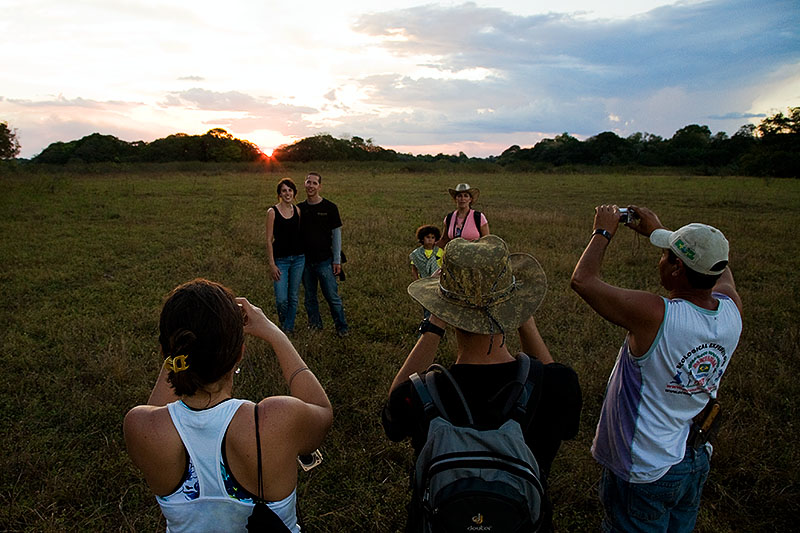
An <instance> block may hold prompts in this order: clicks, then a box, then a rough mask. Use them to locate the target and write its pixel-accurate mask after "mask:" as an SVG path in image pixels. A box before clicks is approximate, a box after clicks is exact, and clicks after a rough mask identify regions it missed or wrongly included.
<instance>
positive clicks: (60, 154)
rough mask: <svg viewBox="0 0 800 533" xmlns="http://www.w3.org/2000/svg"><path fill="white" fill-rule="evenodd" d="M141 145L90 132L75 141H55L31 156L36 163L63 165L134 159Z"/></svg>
mask: <svg viewBox="0 0 800 533" xmlns="http://www.w3.org/2000/svg"><path fill="white" fill-rule="evenodd" d="M140 150H141V147H140V146H139V144H138V143H137V144H136V145H134V144H132V143H128V142H125V141H123V140H120V139H118V138H116V137H114V136H113V135H101V134H99V133H92V134H91V135H87V136H85V137H83V138H81V139H78V140H77V141H70V142H68V143H62V142H55V143H52V144H51V145H50V146H48V147H47V148H45V149H44V150H42V152H41V153H40V154H39V155H37V156H36V157H34V158H33V161H34V162H36V163H49V164H55V165H63V164H65V163H69V162H79V163H100V162H109V161H110V162H116V163H119V162H123V161H136V160H137V159H138V155H139V151H140Z"/></svg>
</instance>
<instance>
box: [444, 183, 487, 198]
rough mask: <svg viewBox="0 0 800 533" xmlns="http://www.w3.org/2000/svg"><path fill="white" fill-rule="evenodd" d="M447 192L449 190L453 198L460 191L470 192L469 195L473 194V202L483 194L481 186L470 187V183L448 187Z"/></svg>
mask: <svg viewBox="0 0 800 533" xmlns="http://www.w3.org/2000/svg"><path fill="white" fill-rule="evenodd" d="M447 192H449V193H450V196H452V197H453V198H455V197H456V195H457V194H458V193H460V192H468V193H469V195H470V196H472V201H473V202H474V201H475V200H477V199H478V196H480V194H481V190H480V189H479V188H477V187H470V186H469V183H459V184H458V185H456V188H455V189H447Z"/></svg>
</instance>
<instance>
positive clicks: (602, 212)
mask: <svg viewBox="0 0 800 533" xmlns="http://www.w3.org/2000/svg"><path fill="white" fill-rule="evenodd" d="M637 213H638V211H637ZM653 216H655V215H653ZM655 220H656V221H657V220H658V219H657V218H655ZM654 224H655V222H653V221H652V220H650V219H648V220H647V221H645V220H644V219H643V220H642V221H641V222H640V225H643V226H644V228H650V226H652V225H654ZM659 225H660V223H659ZM618 226H619V209H618V208H617V206H616V205H601V206H598V207H597V209H596V211H595V219H594V225H593V230H594V231H593V233H592V236H591V238H590V240H589V244H588V245H587V246H586V249H585V250H584V251H583V255H581V258H580V259H579V260H578V264H577V265H575V270H574V271H573V273H572V279H571V281H570V286H571V287H572V289H573V290H574V291H575V292H577V293H578V295H579V296H580V297H581V298H583V300H584V301H585V302H586V303H587V304H589V306H590V307H591V308H592V309H594V310H595V311H596V312H597V314H599V315H600V316H602V317H603V318H605V319H606V320H608V321H609V322H612V323H614V324H616V325H618V326H622V327H623V328H625V329H627V330H628V331H629V332H630V333H631V337H632V338H631V349H632V350H633V352H634V353H635V354H636V355H644V352H646V351H647V348H649V346H650V344H651V343H652V341H653V339H655V335H656V334H657V333H658V328H659V326H660V324H661V321H662V319H663V316H664V301H663V299H661V297H659V296H658V295H656V294H653V293H650V292H645V291H636V290H631V289H623V288H621V287H615V286H613V285H610V284H608V283H606V282H604V281H603V280H602V279H601V277H600V267H601V265H602V263H603V258H604V256H605V251H606V249H607V248H608V246H609V244H610V243H611V240H612V238H613V237H614V235H615V234H616V232H617V228H618ZM598 230H599V232H596V231H598ZM636 231H639V229H636ZM650 231H652V230H650ZM603 232H605V234H607V235H608V236H607V237H606V236H604V235H603ZM640 232H641V231H640ZM647 234H648V235H649V233H647Z"/></svg>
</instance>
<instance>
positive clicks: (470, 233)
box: [436, 183, 489, 248]
mask: <svg viewBox="0 0 800 533" xmlns="http://www.w3.org/2000/svg"><path fill="white" fill-rule="evenodd" d="M448 192H449V193H450V196H452V197H453V200H454V201H455V203H456V210H455V211H453V212H452V213H448V215H447V216H446V217H445V219H444V231H442V238H441V239H439V241H438V242H437V243H436V246H438V247H439V248H444V246H445V245H446V244H447V243H448V242H450V241H451V240H453V239H455V238H456V237H461V238H463V239H466V240H468V241H477V240H478V239H480V238H481V237H483V236H484V235H489V222H488V221H487V220H486V216H485V215H484V214H483V213H481V212H480V211H475V210H474V209H473V208H472V204H473V203H474V202H475V201H476V200H477V199H478V195H480V193H481V191H480V189H478V188H476V187H470V186H469V184H468V183H459V184H458V185H456V188H455V189H448Z"/></svg>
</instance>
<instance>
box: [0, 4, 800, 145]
mask: <svg viewBox="0 0 800 533" xmlns="http://www.w3.org/2000/svg"><path fill="white" fill-rule="evenodd" d="M600 4H602V6H601V5H600ZM0 10H2V13H3V16H2V18H0V45H2V50H3V53H2V57H1V58H0V121H6V122H8V124H9V126H10V127H12V128H16V130H17V137H18V140H19V141H20V143H21V145H22V152H21V156H22V157H31V156H33V155H36V154H38V153H39V152H41V151H42V149H44V148H45V147H46V146H47V145H49V144H50V143H51V142H55V141H70V140H73V139H78V138H80V137H83V136H84V135H88V134H90V133H94V132H100V133H103V134H110V135H115V136H117V137H119V138H121V139H123V140H126V141H135V140H144V141H152V140H154V139H157V138H160V137H165V136H167V135H170V134H172V133H178V132H183V133H188V134H202V133H205V132H206V131H208V130H209V129H211V128H215V127H221V128H224V129H226V130H228V131H229V132H230V133H232V134H233V135H235V136H236V137H239V138H243V139H248V140H251V141H253V142H255V143H256V144H258V145H259V146H260V147H261V148H262V149H263V150H264V151H265V152H268V153H269V152H270V151H271V150H272V149H273V148H275V147H276V146H279V145H281V144H286V143H291V142H293V141H294V140H297V139H300V138H303V137H307V136H310V135H314V134H316V133H330V134H332V135H334V136H336V137H347V138H349V137H351V136H354V135H357V136H359V137H362V138H365V139H368V138H371V139H373V142H374V143H375V144H378V145H380V146H383V147H387V148H393V149H395V150H398V151H400V152H410V153H414V154H418V153H431V154H436V153H439V152H443V153H452V154H455V153H458V152H459V151H463V152H465V153H466V154H467V155H469V156H477V157H485V156H488V155H492V154H495V155H497V154H500V153H501V152H502V151H503V150H505V149H506V148H508V147H509V146H511V145H512V144H518V145H520V146H523V147H528V146H532V145H534V144H535V143H536V142H537V141H539V140H540V139H542V138H544V137H553V136H554V135H557V134H559V133H562V132H569V133H570V134H571V135H573V136H576V137H578V138H581V139H583V138H586V137H588V136H591V135H595V134H597V133H600V132H603V131H614V132H616V133H617V134H619V135H621V136H627V135H630V134H631V133H634V132H637V131H641V132H649V133H654V134H656V135H661V136H662V137H666V138H669V137H671V136H672V135H673V134H674V133H675V131H676V130H678V129H680V128H682V127H683V126H686V125H688V124H705V125H708V126H709V127H710V128H711V130H712V131H713V132H718V131H725V132H727V133H729V134H733V133H735V132H736V130H737V129H738V128H739V127H740V126H741V125H743V124H745V123H748V122H753V123H757V122H759V120H760V119H761V118H763V117H764V116H766V115H768V114H773V113H775V112H777V111H784V112H785V111H786V108H787V107H789V106H798V105H800V2H798V0H759V1H756V0H709V1H699V0H682V1H669V0H636V1H633V0H628V1H624V0H606V1H605V2H598V1H597V0H558V1H553V0H519V1H516V0H480V1H476V2H463V3H462V2H444V1H438V2H437V1H431V2H427V3H426V2H425V1H424V0H422V1H412V0H381V1H379V2H364V1H357V2H356V1H352V0H324V1H318V0H303V1H287V0H283V1H280V2H276V1H267V0H226V1H223V2H220V1H219V0H213V1H212V0H167V1H166V2H165V1H163V0H69V1H64V0H58V1H55V0H0Z"/></svg>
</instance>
